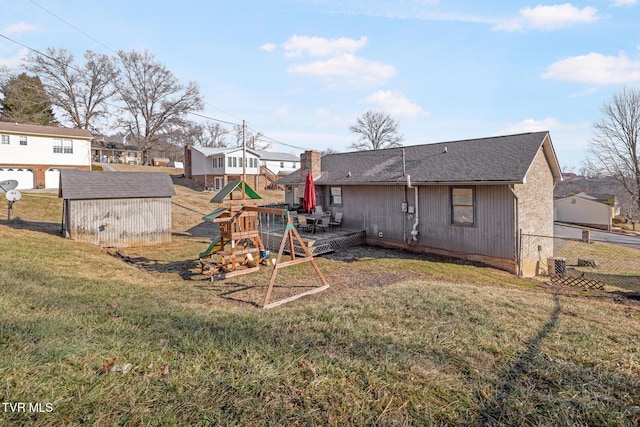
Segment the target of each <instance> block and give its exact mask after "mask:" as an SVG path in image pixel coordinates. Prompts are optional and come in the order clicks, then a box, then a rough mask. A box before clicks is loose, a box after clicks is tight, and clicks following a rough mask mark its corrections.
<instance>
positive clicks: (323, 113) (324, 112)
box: [313, 107, 331, 118]
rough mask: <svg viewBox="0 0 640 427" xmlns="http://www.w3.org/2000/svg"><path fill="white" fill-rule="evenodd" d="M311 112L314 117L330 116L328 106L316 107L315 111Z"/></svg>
mask: <svg viewBox="0 0 640 427" xmlns="http://www.w3.org/2000/svg"><path fill="white" fill-rule="evenodd" d="M313 114H314V115H315V116H316V117H322V118H327V117H331V110H329V109H328V108H322V107H321V108H318V109H316V111H314V112H313Z"/></svg>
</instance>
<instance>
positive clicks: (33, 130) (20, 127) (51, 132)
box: [0, 122, 93, 139]
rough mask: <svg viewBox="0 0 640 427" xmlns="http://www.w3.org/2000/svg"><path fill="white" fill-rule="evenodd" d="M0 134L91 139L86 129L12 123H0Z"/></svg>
mask: <svg viewBox="0 0 640 427" xmlns="http://www.w3.org/2000/svg"><path fill="white" fill-rule="evenodd" d="M0 132H6V133H16V134H27V135H42V136H66V137H73V138H78V139H92V138H93V135H92V134H91V132H89V131H88V130H86V129H70V128H62V127H58V126H41V125H25V124H21V123H13V122H0Z"/></svg>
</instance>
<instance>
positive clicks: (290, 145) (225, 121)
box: [0, 0, 308, 151]
mask: <svg viewBox="0 0 640 427" xmlns="http://www.w3.org/2000/svg"><path fill="white" fill-rule="evenodd" d="M30 1H31V3H33V4H34V5H36V6H38V7H39V8H41V9H43V10H45V11H46V12H48V13H50V14H51V15H53V16H55V17H56V18H57V19H59V20H61V21H62V22H64V23H65V24H67V25H69V26H70V27H72V28H73V29H75V30H77V31H78V32H80V33H82V34H84V35H85V36H86V37H88V38H90V39H91V40H93V41H95V42H96V43H99V44H100V45H102V46H104V47H106V48H107V49H109V50H110V51H111V52H114V53H115V54H116V55H117V54H118V53H117V52H116V51H114V50H113V49H111V48H110V47H109V46H107V45H106V44H104V43H102V42H100V41H99V40H97V39H95V38H93V37H91V36H90V35H89V34H87V33H85V32H84V31H82V30H80V29H78V28H77V27H75V26H73V25H72V24H70V23H68V22H67V21H65V20H64V19H62V18H60V17H59V16H57V15H55V14H54V13H53V12H51V11H49V10H48V9H45V8H44V7H42V6H40V5H39V4H37V3H36V2H35V1H33V0H30ZM0 37H2V38H4V39H6V40H8V41H10V42H12V43H15V44H17V45H18V46H21V47H24V48H25V49H28V50H29V51H31V52H33V53H36V54H37V55H40V56H44V57H45V58H48V59H50V60H52V61H54V62H57V63H59V64H61V65H64V66H67V67H69V68H71V69H73V70H75V71H77V72H79V73H81V74H84V71H83V70H80V69H79V68H77V67H76V66H74V65H73V64H66V63H63V62H62V61H60V60H59V59H57V58H54V57H53V56H50V55H48V54H46V53H43V52H41V51H39V50H37V49H35V48H32V47H30V46H27V45H25V44H23V43H21V42H19V41H17V40H14V39H12V38H10V37H8V36H5V35H4V34H1V33H0ZM106 105H109V106H111V107H115V108H122V107H121V106H118V105H114V104H111V103H106ZM207 105H210V106H211V107H213V108H215V109H217V110H219V111H221V112H223V113H225V114H228V115H230V116H232V117H235V116H234V115H232V114H229V113H227V112H225V111H223V110H222V109H220V108H217V107H215V106H213V105H211V104H208V103H207ZM189 114H191V115H193V116H196V117H200V118H203V119H207V120H212V121H216V122H220V123H225V124H228V125H232V126H242V125H241V124H240V123H234V122H230V121H227V120H222V119H218V118H215V117H210V116H206V115H204V114H199V113H195V112H189ZM236 118H237V117H236ZM247 128H248V129H250V130H251V131H253V132H255V133H256V134H257V133H260V132H259V131H256V130H255V129H252V128H250V127H247ZM262 137H263V138H264V139H266V140H268V141H270V142H273V143H275V144H279V145H283V146H285V147H289V148H294V149H296V150H302V151H305V150H307V149H308V148H304V147H298V146H296V145H293V144H287V143H285V142H282V141H279V140H277V139H275V138H271V137H269V136H267V135H264V134H262Z"/></svg>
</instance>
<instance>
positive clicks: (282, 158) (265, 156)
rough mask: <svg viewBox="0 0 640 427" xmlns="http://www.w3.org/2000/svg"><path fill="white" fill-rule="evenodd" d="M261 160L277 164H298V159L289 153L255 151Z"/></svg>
mask: <svg viewBox="0 0 640 427" xmlns="http://www.w3.org/2000/svg"><path fill="white" fill-rule="evenodd" d="M256 153H258V155H259V156H260V158H261V159H262V160H274V161H277V162H299V161H300V157H299V156H296V155H295V154H290V153H274V152H272V151H266V150H256Z"/></svg>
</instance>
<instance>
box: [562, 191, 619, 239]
mask: <svg viewBox="0 0 640 427" xmlns="http://www.w3.org/2000/svg"><path fill="white" fill-rule="evenodd" d="M611 200H612V204H613V206H612V205H611V204H607V203H603V202H602V201H601V199H599V198H597V197H594V196H590V195H589V194H586V193H578V194H576V195H575V196H569V197H564V198H562V199H556V200H554V202H553V213H554V221H558V222H566V223H569V224H577V225H583V226H586V227H593V228H599V229H602V230H607V231H611V223H612V220H613V218H614V217H615V216H616V213H617V208H616V207H615V197H613V198H612V199H611Z"/></svg>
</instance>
